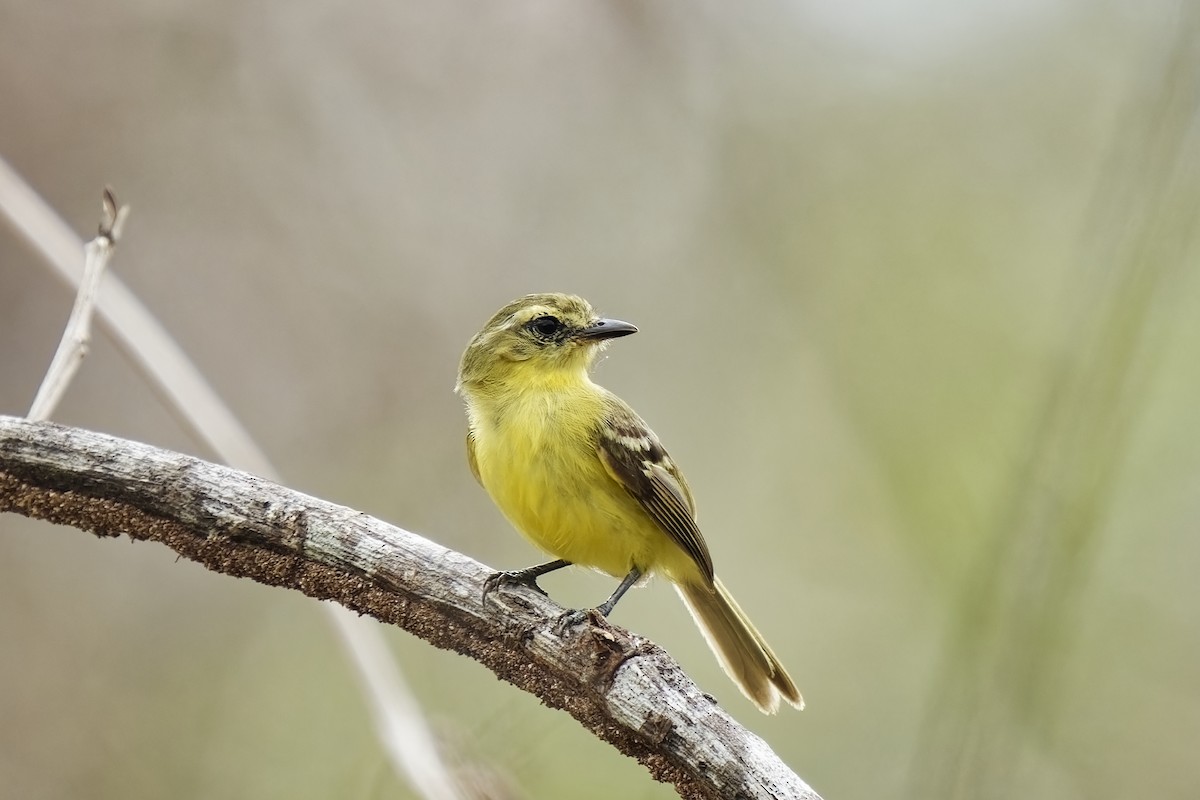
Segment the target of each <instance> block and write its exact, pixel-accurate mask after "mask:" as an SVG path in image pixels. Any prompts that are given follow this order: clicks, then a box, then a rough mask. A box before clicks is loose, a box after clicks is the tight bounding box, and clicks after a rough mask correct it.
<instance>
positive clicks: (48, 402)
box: [29, 189, 129, 420]
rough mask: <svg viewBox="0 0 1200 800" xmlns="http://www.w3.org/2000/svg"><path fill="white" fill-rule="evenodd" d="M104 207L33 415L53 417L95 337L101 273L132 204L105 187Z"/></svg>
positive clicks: (43, 418) (34, 416)
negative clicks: (120, 202) (94, 314)
mask: <svg viewBox="0 0 1200 800" xmlns="http://www.w3.org/2000/svg"><path fill="white" fill-rule="evenodd" d="M103 208H104V217H103V218H102V221H101V222H100V231H99V233H97V234H96V238H95V239H92V240H91V241H90V242H88V243H87V247H85V248H84V251H85V256H84V264H83V278H82V279H81V280H80V282H79V289H78V291H77V292H76V294H75V305H74V306H73V307H72V308H71V316H70V317H68V318H67V325H66V327H65V328H64V329H63V335H62V340H61V341H60V342H59V343H58V350H56V351H55V352H54V359H53V360H52V361H51V362H50V368H49V369H47V370H46V377H45V378H43V379H42V384H41V386H39V387H38V392H37V397H35V398H34V399H33V405H32V406H31V407H30V409H29V418H30V419H37V420H45V419H50V415H51V414H53V413H54V409H56V408H58V403H59V401H60V400H62V396H63V394H65V393H66V391H67V387H68V386H69V385H70V384H71V379H72V378H74V377H75V373H76V372H77V371H78V370H79V365H80V364H82V363H83V358H84V356H86V355H87V349H88V342H89V341H91V338H92V309H93V308H95V306H96V292H97V291H98V290H99V288H100V276H101V275H103V274H104V268H105V267H107V266H108V260H109V259H110V258H112V254H113V250H115V249H116V246H117V239H119V238H120V236H121V228H122V227H123V226H124V223H125V217H126V216H127V215H128V214H129V206H121V207H120V208H118V207H117V199H116V197H114V196H113V193H112V190H111V189H105V190H104V203H103Z"/></svg>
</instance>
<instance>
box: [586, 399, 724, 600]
mask: <svg viewBox="0 0 1200 800" xmlns="http://www.w3.org/2000/svg"><path fill="white" fill-rule="evenodd" d="M622 406H624V404H623V403H622ZM598 439H599V445H598V446H597V450H598V452H599V455H600V461H601V462H602V463H603V464H604V468H605V470H607V471H608V474H609V476H610V477H611V478H612V479H613V480H614V481H616V482H617V483H619V484H621V486H622V487H624V489H625V491H627V492H629V494H630V495H632V496H633V498H634V499H635V500H637V501H638V503H640V504H641V506H642V508H643V509H645V510H646V513H647V514H649V515H650V518H651V519H653V520H654V522H655V523H657V525H658V527H659V528H661V529H662V530H663V532H664V533H666V534H667V536H669V537H671V539H672V541H674V542H675V543H676V544H677V545H679V546H680V547H681V548H683V551H684V552H685V553H687V554H688V555H689V556H691V557H692V560H693V561H695V562H696V566H698V567H699V568H700V572H701V573H703V574H704V576H705V578H707V579H708V581H709V583H712V580H713V564H712V556H711V555H709V552H708V545H707V544H705V543H704V537H703V536H702V535H701V534H700V528H699V527H698V526H697V525H696V504H695V503H694V502H693V501H692V493H691V491H690V490H689V489H688V485H687V482H686V481H685V480H684V479H683V475H682V474H681V473H680V472H679V469H678V468H677V467H676V466H675V462H673V461H672V460H671V457H670V456H669V455H667V451H666V450H665V449H663V446H662V444H661V443H660V442H659V441H658V437H657V436H655V435H654V432H653V431H652V430H650V428H649V427H647V426H646V423H644V422H642V420H641V418H640V417H638V415H637V414H635V413H634V412H633V411H632V410H631V409H629V408H628V407H621V408H618V409H617V410H616V411H614V412H613V413H611V414H609V416H608V417H607V419H605V421H604V423H603V424H601V426H600V434H599V437H598Z"/></svg>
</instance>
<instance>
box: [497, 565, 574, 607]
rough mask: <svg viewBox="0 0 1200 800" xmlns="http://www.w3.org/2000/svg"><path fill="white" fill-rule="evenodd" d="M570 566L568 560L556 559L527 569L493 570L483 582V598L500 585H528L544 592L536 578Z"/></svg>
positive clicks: (536, 590)
mask: <svg viewBox="0 0 1200 800" xmlns="http://www.w3.org/2000/svg"><path fill="white" fill-rule="evenodd" d="M569 566H571V562H570V561H564V560H563V559H561V558H560V559H558V560H557V561H551V562H549V563H546V564H538V565H537V566H533V567H530V568H529V569H518V570H513V571H511V572H494V573H492V574H491V575H490V576H489V577H488V579H487V580H486V581H484V582H483V599H484V600H486V599H487V596H488V595H489V594H491V593H492V592H493V591H495V590H496V589H498V588H500V587H501V586H514V585H515V586H528V587H529V588H530V589H533V590H534V591H535V592H539V593H541V594H546V593H545V592H544V591H542V587H540V586H538V585H537V579H538V578H540V577H542V576H543V575H545V574H546V573H547V572H554V570H556V569H562V568H563V567H569Z"/></svg>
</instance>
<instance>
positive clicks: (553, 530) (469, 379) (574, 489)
mask: <svg viewBox="0 0 1200 800" xmlns="http://www.w3.org/2000/svg"><path fill="white" fill-rule="evenodd" d="M637 330H638V328H637V327H636V326H635V325H632V324H630V323H628V322H623V321H621V320H616V319H605V318H602V317H600V316H599V315H598V314H597V313H596V312H595V311H594V310H593V308H592V306H591V304H589V303H588V302H587V301H586V300H584V299H583V298H581V297H577V296H575V295H570V294H561V293H541V294H529V295H526V296H524V297H520V298H518V299H516V300H514V301H512V302H511V303H509V304H508V305H506V306H504V307H503V308H501V309H500V310H499V311H497V312H496V313H495V314H494V315H493V316H492V317H491V319H489V320H488V322H487V324H485V325H484V326H483V328H482V329H481V330H480V331H479V332H478V333H476V334H475V336H474V337H472V338H471V340H470V342H469V343H468V345H467V347H466V350H465V351H464V352H463V355H462V359H461V361H460V363H459V371H458V381H457V384H456V386H455V391H456V392H457V393H458V394H459V395H460V396H461V397H462V399H463V402H464V406H465V409H466V416H467V461H468V464H469V465H470V469H471V472H472V474H473V475H474V476H475V479H476V480H477V481H478V482H479V484H480V485H482V487H483V488H484V489H485V490H486V491H487V493H488V495H489V496H490V497H491V499H492V501H493V502H494V503H495V505H496V506H497V507H498V508H499V509H500V511H501V512H502V513H503V515H504V516H505V517H506V518H507V519H508V521H509V522H510V523H511V524H512V525H513V527H515V528H516V529H517V530H518V531H519V532H520V533H521V534H523V535H524V536H525V537H526V538H527V539H528V540H529V541H530V542H531V543H532V544H533V545H535V546H536V547H537V548H539V549H540V550H542V551H544V552H545V553H547V554H548V555H550V556H553V557H554V560H553V561H550V562H548V563H545V564H539V565H537V566H533V567H530V568H528V569H524V570H516V571H505V572H498V573H496V574H494V575H492V576H491V577H490V578H489V579H488V581H487V582H486V583H485V589H484V595H485V597H486V595H487V594H488V593H489V592H491V591H493V590H495V589H496V588H498V587H500V586H504V585H512V584H524V585H527V586H530V587H532V588H534V589H536V590H538V591H541V589H540V587H538V585H537V582H536V581H537V579H538V578H539V577H540V576H542V575H545V574H546V573H549V572H552V571H554V570H557V569H561V568H564V567H568V566H572V565H575V566H580V567H589V568H592V569H595V570H598V571H600V572H603V573H607V574H608V575H611V576H613V577H615V578H619V579H620V583H619V584H618V586H617V588H616V590H615V591H614V592H613V593H612V595H611V596H610V597H609V598H608V599H607V600H606V601H604V602H603V603H601V604H600V605H599V606H597V607H596V608H595V611H596V612H597V613H599V614H601V615H602V616H604V617H608V615H609V614H610V613H611V612H612V610H613V608H614V607H615V606H616V604H617V601H618V600H620V599H621V597H622V596H623V595H624V594H625V593H626V592H627V591H628V590H629V589H630V588H631V587H633V586H634V585H637V584H639V583H641V582H643V581H645V580H647V579H648V578H649V577H650V576H652V575H659V576H662V577H663V578H665V579H666V580H668V581H670V582H671V583H672V584H673V585H674V587H675V589H676V590H677V591H678V593H679V595H680V597H681V598H682V599H683V602H684V604H685V605H686V606H687V608H688V610H689V611H690V612H691V615H692V617H693V619H694V620H695V622H696V623H697V625H698V627H699V628H700V630H701V632H702V633H703V634H704V637H705V639H706V641H707V643H708V645H709V647H710V648H711V649H712V650H713V652H714V653H715V654H716V656H717V660H718V662H719V663H720V664H721V666H722V667H723V668H724V670H725V672H726V674H728V675H729V677H730V678H731V679H732V680H733V682H734V683H735V684H736V685H737V686H738V688H739V689H740V690H741V691H742V693H743V694H745V696H746V697H747V698H749V700H750V701H751V702H752V703H753V704H754V705H755V706H757V707H758V709H759V710H761V711H762V712H763V713H766V714H773V713H775V712H776V711H777V710H778V709H779V707H780V703H781V701H783V702H786V703H788V704H790V705H792V706H795V707H796V708H803V707H804V700H803V698H802V697H801V695H800V691H799V690H798V689H797V688H796V684H795V682H793V680H792V678H791V677H790V676H789V675H788V673H787V670H785V669H784V667H783V665H782V664H781V663H780V661H779V659H778V657H776V655H775V653H774V651H772V650H771V648H770V646H769V645H768V644H767V642H766V640H765V639H763V637H762V634H760V633H759V632H758V630H757V629H756V628H755V627H754V625H753V624H752V623H751V622H750V620H749V618H748V617H747V616H746V614H745V612H743V611H742V609H741V607H740V606H739V605H738V604H737V602H736V601H735V600H734V599H733V597H732V595H730V593H729V591H728V590H727V589H726V588H725V586H724V584H722V583H721V581H720V579H718V578H717V576H716V574H715V573H714V571H713V561H712V556H711V554H710V553H709V549H708V545H707V543H706V542H705V540H704V537H703V536H702V535H701V533H700V528H699V525H698V524H697V521H696V504H695V502H694V500H693V498H692V492H691V489H690V488H689V487H688V484H687V481H686V480H685V479H684V477H683V473H682V472H681V471H680V470H679V468H678V466H676V464H675V462H674V461H673V460H672V459H671V456H670V455H669V454H668V453H667V451H666V449H665V448H664V447H663V445H662V443H661V442H660V441H659V439H658V437H657V436H656V435H655V434H654V432H653V431H652V430H651V429H650V427H649V426H648V425H647V424H646V423H645V422H644V421H643V420H642V418H641V417H639V416H638V415H637V414H636V413H635V412H634V410H633V409H632V408H630V406H629V405H628V404H626V403H625V401H623V400H621V399H620V398H619V397H617V396H616V395H615V394H613V393H612V392H610V391H609V390H607V389H605V388H603V387H601V386H599V385H597V384H596V383H594V382H593V381H592V379H591V375H590V372H591V368H592V366H593V365H594V363H595V361H596V358H597V356H598V355H599V354H600V353H601V351H603V350H604V348H605V347H606V346H607V345H608V344H609V343H610V342H611V341H612V340H613V339H616V338H619V337H623V336H628V335H630V334H633V333H636V332H637Z"/></svg>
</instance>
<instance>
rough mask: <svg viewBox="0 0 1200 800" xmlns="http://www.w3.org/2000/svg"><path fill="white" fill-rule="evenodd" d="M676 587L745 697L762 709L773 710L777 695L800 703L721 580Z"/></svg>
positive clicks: (785, 672)
mask: <svg viewBox="0 0 1200 800" xmlns="http://www.w3.org/2000/svg"><path fill="white" fill-rule="evenodd" d="M675 588H676V590H677V591H678V592H679V596H680V597H682V598H683V602H684V604H685V605H686V606H687V607H688V610H689V611H690V612H692V618H693V619H694V620H696V624H697V625H698V626H699V627H700V631H701V632H702V633H703V634H704V638H705V640H707V641H708V646H709V647H711V648H712V651H713V652H714V653H715V654H716V656H717V661H719V662H720V664H721V667H722V668H723V669H724V670H725V673H726V674H727V675H729V677H730V678H731V679H732V680H733V682H734V683H736V684H737V685H738V688H739V689H741V690H742V694H744V695H746V697H748V698H749V699H750V702H752V703H754V705H756V706H758V708H759V710H760V711H762V712H763V713H764V714H774V713H775V712H776V711H778V710H779V701H780V699H783V700H786V701H787V702H788V703H790V704H791V705H793V706H795V707H796V708H804V698H803V697H801V696H800V691H799V690H798V689H797V688H796V684H795V683H793V682H792V679H791V677H790V676H789V675H788V674H787V670H785V669H784V668H783V665H782V664H780V663H779V659H778V658H776V657H775V653H774V652H772V651H771V648H770V647H769V646H768V645H767V643H766V641H765V640H764V639H763V637H762V634H760V633H759V632H758V631H757V630H755V628H754V626H753V625H752V624H751V623H750V620H749V619H748V618H747V617H746V615H745V613H744V612H743V611H742V609H741V607H739V606H738V604H737V602H736V601H735V600H734V599H733V597H732V596H730V594H729V592H728V591H726V590H725V586H724V585H723V584H722V583H721V581H719V580H715V579H714V580H713V585H712V586H703V585H697V584H695V583H690V582H689V583H682V584H676V586H675Z"/></svg>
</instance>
